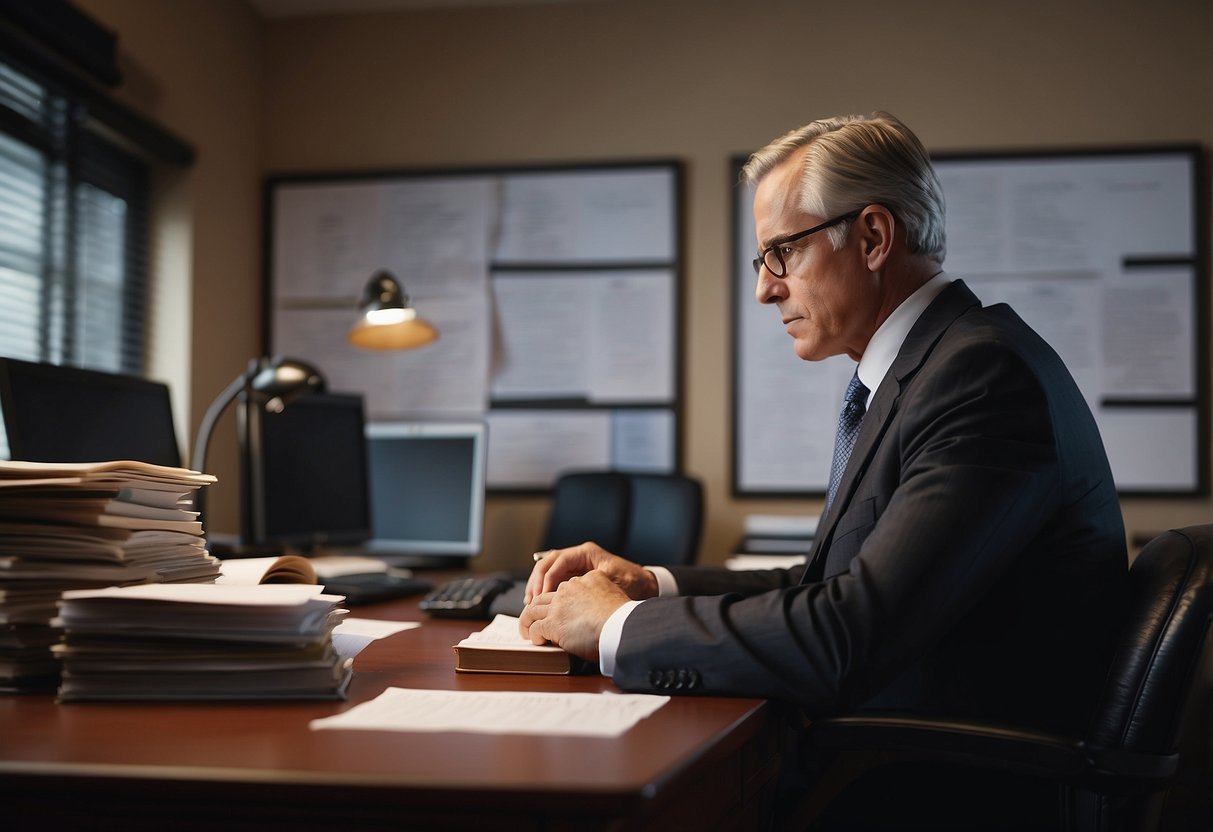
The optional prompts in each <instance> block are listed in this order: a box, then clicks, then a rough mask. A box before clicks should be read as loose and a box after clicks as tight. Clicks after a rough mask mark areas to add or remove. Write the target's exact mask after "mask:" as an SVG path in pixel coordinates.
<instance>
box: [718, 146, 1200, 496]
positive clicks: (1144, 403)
mask: <svg viewBox="0 0 1213 832" xmlns="http://www.w3.org/2000/svg"><path fill="white" fill-rule="evenodd" d="M743 163H744V159H735V160H734V174H735V175H734V181H737V180H736V173H737V172H738V171H740V167H741V165H742V164H743ZM934 163H935V168H936V172H937V173H938V175H939V179H940V182H941V184H942V185H943V189H944V197H945V200H946V204H947V245H948V248H947V257H946V260H945V262H944V267H945V269H946V270H947V272H948V273H949V274H950V275H952V276H953V277H958V278H962V279H963V280H964V281H965V282H966V283H968V285H969V286H970V288H972V289H973V291H974V292H976V293H977V296H978V297H980V298H981V300H982V302H983V303H985V304H987V305H989V304H994V303H1000V302H1006V303H1009V304H1010V305H1011V306H1012V307H1013V308H1014V309H1015V310H1016V311H1017V312H1018V313H1019V314H1020V316H1021V317H1023V318H1024V320H1026V321H1027V322H1028V323H1029V324H1030V325H1031V326H1032V327H1033V328H1034V329H1035V330H1036V331H1037V332H1038V333H1040V335H1041V336H1042V337H1044V338H1045V340H1046V341H1048V342H1049V343H1050V344H1051V345H1052V346H1053V348H1054V349H1055V350H1057V352H1058V353H1059V354H1060V355H1061V357H1062V359H1063V360H1064V361H1065V363H1066V366H1067V367H1068V368H1069V370H1070V372H1071V373H1072V374H1073V375H1074V378H1075V380H1076V381H1077V382H1078V385H1079V387H1080V388H1081V389H1082V391H1083V393H1084V395H1085V396H1086V399H1087V401H1088V403H1089V404H1090V406H1091V410H1092V412H1093V413H1094V415H1095V419H1096V421H1097V423H1098V424H1099V429H1100V432H1101V433H1102V435H1103V439H1104V443H1105V445H1106V447H1107V450H1108V457H1109V460H1110V461H1111V465H1112V472H1113V475H1114V477H1115V479H1116V484H1117V488H1118V490H1119V491H1120V492H1121V493H1122V494H1125V495H1162V496H1173V495H1197V494H1206V493H1208V487H1209V471H1208V457H1209V440H1210V404H1209V390H1208V378H1209V363H1208V362H1209V321H1208V308H1209V272H1208V237H1207V233H1208V231H1207V229H1208V218H1207V216H1206V215H1205V204H1204V202H1203V200H1202V197H1201V195H1202V194H1203V191H1202V190H1201V189H1202V187H1203V185H1202V183H1203V182H1204V169H1203V157H1202V155H1201V150H1200V148H1199V147H1195V146H1182V147H1157V148H1135V149H1131V150H1123V149H1107V150H1103V149H1099V150H1091V151H1082V152H1078V151H1070V152H1061V153H1046V152H1039V153H1035V152H1034V153H1014V154H948V155H938V156H936V157H935V158H934ZM735 200H736V201H735V204H734V251H735V255H734V273H735V276H736V278H735V281H734V291H735V298H734V315H733V333H734V339H733V343H734V363H733V384H734V413H733V416H734V418H733V431H734V435H733V492H734V494H736V495H738V496H768V497H769V496H819V495H823V494H824V493H825V488H826V480H827V477H828V474H829V467H830V459H831V456H832V454H833V439H834V425H835V422H836V420H837V416H838V411H839V409H840V407H841V404H842V402H841V399H842V392H843V390H844V389H845V387H846V384H847V381H848V379H849V378H850V376H851V373H852V372H853V371H854V366H855V365H854V362H853V361H851V360H850V359H848V358H846V357H845V356H838V357H834V358H830V359H828V360H826V361H823V362H818V363H809V362H804V361H801V360H799V359H797V358H796V357H795V355H794V354H793V353H792V349H791V345H790V344H789V343H788V337H787V334H786V333H785V332H784V331H783V329H782V327H780V326H779V319H778V314H777V313H776V312H775V310H774V308H773V307H767V306H762V305H760V304H758V303H756V302H755V300H754V294H753V290H754V272H753V268H752V266H751V265H750V261H751V260H752V259H753V257H754V253H753V252H754V248H755V242H754V220H753V216H752V213H751V203H752V201H753V192H752V189H749V188H746V187H745V186H738V187H737V188H736V192H735Z"/></svg>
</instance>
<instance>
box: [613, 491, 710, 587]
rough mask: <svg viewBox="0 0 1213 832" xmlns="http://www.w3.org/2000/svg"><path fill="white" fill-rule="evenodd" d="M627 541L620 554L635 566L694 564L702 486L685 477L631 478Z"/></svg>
mask: <svg viewBox="0 0 1213 832" xmlns="http://www.w3.org/2000/svg"><path fill="white" fill-rule="evenodd" d="M631 485H632V495H631V507H630V510H629V511H628V533H627V540H626V542H625V543H624V544H623V550H622V551H621V552H619V554H621V555H623V556H624V557H626V558H627V559H628V560H631V561H633V562H635V563H643V564H652V565H655V566H680V565H683V564H691V563H694V562H695V560H696V557H697V556H698V554H699V537H700V534H701V532H702V530H703V486H702V484H701V483H700V482H699V480H697V479H694V478H693V477H689V476H686V475H685V474H632V475H631Z"/></svg>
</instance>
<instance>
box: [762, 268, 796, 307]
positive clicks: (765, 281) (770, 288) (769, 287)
mask: <svg viewBox="0 0 1213 832" xmlns="http://www.w3.org/2000/svg"><path fill="white" fill-rule="evenodd" d="M787 291H788V289H787V283H785V282H784V281H783V280H780V279H779V278H778V277H774V276H773V275H772V274H771V270H770V269H768V268H767V267H766V266H763V267H762V268H760V269H759V270H758V281H757V282H756V283H755V284H754V297H755V298H756V299H757V300H758V302H759V303H775V302H776V301H779V300H781V299H782V298H785V297H787Z"/></svg>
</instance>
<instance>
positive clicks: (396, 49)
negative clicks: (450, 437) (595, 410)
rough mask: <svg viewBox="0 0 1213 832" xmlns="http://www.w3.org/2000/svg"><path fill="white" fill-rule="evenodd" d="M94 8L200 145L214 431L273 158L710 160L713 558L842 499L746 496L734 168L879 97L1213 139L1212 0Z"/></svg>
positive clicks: (976, 122) (206, 378)
mask: <svg viewBox="0 0 1213 832" xmlns="http://www.w3.org/2000/svg"><path fill="white" fill-rule="evenodd" d="M80 5H81V6H82V7H84V8H85V9H86V10H89V11H92V12H93V13H94V14H96V15H97V16H98V17H99V18H100V19H101V20H102V21H103V22H105V23H107V24H109V25H111V26H113V27H115V28H117V29H118V30H119V33H120V35H121V38H122V41H121V42H122V51H123V53H124V55H125V56H127V58H128V59H129V60H131V61H132V62H134V63H135V64H137V65H138V66H139V68H140V70H141V73H142V75H143V76H145V77H144V80H145V81H146V82H147V84H146V85H147V86H148V87H149V88H150V89H149V90H148V91H146V93H145V94H143V95H136V94H135V93H136V90H124V91H123V94H124V95H126V96H128V97H129V98H130V99H131V100H132V101H133V103H135V104H136V105H137V106H140V107H141V109H144V111H145V112H148V113H149V114H150V115H152V116H153V117H155V118H157V119H159V120H161V121H162V122H163V123H164V124H165V125H166V126H168V127H170V128H171V129H174V130H176V131H178V132H179V133H181V134H182V135H183V136H184V137H185V138H187V139H188V140H190V141H192V142H194V143H195V144H196V145H197V146H198V147H199V150H200V157H199V163H198V165H196V166H195V168H194V169H193V171H191V172H190V174H189V175H188V180H189V181H188V190H189V195H190V198H189V200H188V203H189V217H188V221H189V223H190V224H191V225H190V227H191V231H192V234H191V239H192V246H193V255H192V257H191V258H190V260H189V262H190V265H191V267H192V271H193V279H194V281H195V283H194V289H193V298H194V314H193V329H194V334H193V337H192V349H193V351H194V359H193V368H194V378H193V381H192V385H191V390H192V392H193V395H194V396H195V399H198V398H199V397H201V399H202V400H201V401H198V400H196V401H195V402H194V404H193V408H192V414H191V415H192V417H193V418H192V420H191V424H197V421H198V417H199V416H200V414H201V408H203V407H205V404H206V400H209V397H210V396H211V395H213V393H214V391H217V390H218V389H219V388H220V387H221V386H222V385H223V384H225V383H226V382H227V381H228V380H229V378H230V377H231V376H233V375H234V374H235V373H236V372H237V371H238V370H239V369H240V366H241V362H242V361H243V360H244V358H245V357H247V356H248V355H253V354H255V352H256V349H257V344H258V332H257V331H256V327H257V325H258V321H259V318H258V316H257V314H255V312H254V311H253V310H259V306H258V303H257V302H258V300H259V298H258V295H257V281H258V279H259V274H260V272H259V269H260V261H259V259H258V258H259V257H260V248H259V237H258V235H259V234H260V228H259V221H260V205H259V202H258V188H259V182H258V177H259V175H260V174H261V173H262V172H263V171H267V172H285V171H291V172H296V171H304V170H350V169H358V168H391V167H417V166H451V165H464V164H471V165H475V164H489V165H493V164H507V163H525V162H554V161H593V160H602V159H627V158H653V157H663V158H664V157H675V158H680V159H683V160H685V162H686V166H687V167H686V173H687V181H686V194H685V198H686V204H685V209H686V210H685V216H686V238H685V243H686V264H685V269H686V278H687V287H686V294H685V298H684V303H685V306H684V314H685V316H686V323H687V326H686V331H685V337H686V343H685V344H684V353H685V360H686V364H685V367H684V373H685V375H686V382H687V384H686V392H687V401H686V405H687V407H686V420H685V437H684V443H685V444H684V456H685V459H686V461H687V465H688V467H689V469H690V470H691V472H692V473H694V474H696V475H698V476H699V477H701V478H702V479H703V480H704V482H705V483H706V485H707V488H708V505H709V509H710V513H709V521H708V528H707V538H706V549H705V555H704V559H705V560H707V561H709V562H718V561H720V560H722V559H723V557H724V556H725V555H726V554H727V551H728V549H729V547H730V546H731V544H732V543H733V541H734V540H735V538H736V537H737V535H738V533H739V530H740V528H741V522H742V519H743V517H744V516H745V514H747V513H751V512H775V513H811V512H816V511H818V510H819V508H820V505H819V503H818V502H816V501H803V500H778V501H749V500H735V499H733V498H732V497H731V496H730V494H729V478H730V474H729V467H728V465H729V445H730V433H729V430H730V426H729V413H730V408H729V396H730V390H729V383H728V366H729V364H728V362H729V350H730V343H729V310H728V306H727V300H728V297H729V292H728V287H729V278H730V275H729V248H728V246H729V241H728V234H729V215H728V206H729V200H730V183H729V181H728V168H727V162H728V159H729V157H730V156H732V155H734V154H737V153H740V152H744V151H746V150H749V149H752V148H754V147H756V146H758V145H760V144H762V143H764V142H765V141H767V140H768V139H770V138H771V137H773V136H774V135H776V134H777V133H780V132H782V131H784V130H786V129H788V128H791V127H794V126H796V125H798V124H800V123H803V122H804V121H807V120H809V119H812V118H816V117H819V116H823V115H832V114H835V113H839V112H867V111H871V110H873V109H877V108H879V109H886V110H890V111H892V112H894V113H896V114H897V115H899V116H900V117H902V118H903V119H905V120H906V121H907V122H908V123H909V124H910V125H911V126H912V127H913V128H915V130H916V131H917V132H918V133H919V134H920V135H921V136H922V138H923V140H924V141H925V142H926V143H927V145H928V146H929V147H930V148H931V149H932V150H939V151H942V150H954V149H978V148H987V149H995V148H997V149H1007V148H1040V147H1044V148H1056V147H1067V146H1083V145H1093V144H1098V145H1108V144H1111V145H1124V144H1135V143H1143V142H1176V141H1184V142H1190V141H1200V142H1202V143H1204V144H1205V145H1210V144H1213V85H1210V84H1209V83H1208V81H1209V79H1210V78H1213V50H1210V49H1209V48H1208V44H1209V42H1210V36H1211V35H1213V3H1210V2H1209V0H1167V1H1166V2H1163V3H1157V4H1149V6H1150V7H1149V8H1146V4H1142V3H1140V2H1136V0H1134V1H1133V2H1128V1H1127V0H1111V2H1102V3H1096V2H1093V0H1065V2H1058V0H1024V1H1023V2H1017V3H998V4H994V3H973V2H969V0H923V2H917V3H906V2H904V0H899V1H898V2H891V0H872V2H867V3H864V4H862V5H859V4H844V3H832V4H831V3H809V2H793V1H792V0H715V1H714V0H613V1H611V2H606V1H604V2H583V3H576V4H571V5H568V6H560V5H557V6H545V5H538V6H535V5H525V6H522V7H518V8H494V7H490V8H474V9H465V10H452V11H417V12H400V13H381V14H370V15H343V16H335V17H325V18H303V19H280V20H273V21H269V22H267V23H266V24H265V25H264V26H261V25H259V24H258V23H257V21H256V20H255V19H254V17H253V16H252V13H251V12H249V11H248V10H247V8H245V7H242V5H241V2H240V0H216V1H215V2H204V0H174V2H171V3H169V2H164V0H87V2H84V1H83V0H82V2H81V3H80ZM219 441H220V442H221V443H222V442H224V441H225V440H223V438H222V437H221V438H220V439H219ZM227 442H228V445H229V446H230V443H231V440H230V439H229V440H227ZM231 465H233V466H234V462H232V463H231ZM211 467H212V468H213V469H214V470H215V471H216V473H219V474H220V476H221V477H223V478H224V479H225V481H227V480H228V478H229V471H231V470H234V469H226V468H224V469H221V468H220V467H219V465H218V464H216V465H214V466H211ZM231 476H234V474H231ZM218 493H219V492H217V494H218ZM231 500H234V497H232V498H231ZM220 505H221V511H226V512H229V513H228V514H227V515H223V514H221V515H220V517H221V521H222V519H223V518H224V517H225V516H226V517H227V518H228V521H229V524H230V522H232V521H231V518H232V517H234V508H232V506H233V505H234V503H233V502H231V501H229V500H223V501H221V502H220ZM1124 507H1125V515H1126V521H1127V524H1128V526H1129V529H1130V531H1149V530H1153V529H1158V528H1162V527H1166V526H1172V525H1182V524H1187V523H1194V522H1205V521H1208V520H1209V519H1210V518H1213V500H1211V499H1209V498H1206V499H1199V500H1196V499H1192V500H1126V501H1125V506H1124ZM545 511H546V504H545V502H544V501H543V500H539V499H522V498H509V499H505V498H496V499H493V500H491V501H490V506H489V512H488V518H487V523H486V530H487V546H486V549H487V553H486V558H485V561H484V565H485V566H486V567H493V566H499V565H508V564H510V563H511V562H518V559H519V558H520V557H525V553H526V552H527V551H529V548H530V547H531V546H532V545H533V544H534V542H536V541H537V539H538V537H539V533H540V528H541V525H542V522H543V518H544V513H545ZM228 527H229V528H230V527H231V525H229V526H228Z"/></svg>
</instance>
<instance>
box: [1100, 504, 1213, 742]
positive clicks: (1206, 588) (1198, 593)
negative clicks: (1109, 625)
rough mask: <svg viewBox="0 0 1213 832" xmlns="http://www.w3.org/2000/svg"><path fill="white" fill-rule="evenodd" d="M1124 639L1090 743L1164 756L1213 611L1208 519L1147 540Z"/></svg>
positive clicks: (1132, 579) (1132, 580)
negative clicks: (1201, 523)
mask: <svg viewBox="0 0 1213 832" xmlns="http://www.w3.org/2000/svg"><path fill="white" fill-rule="evenodd" d="M1129 591H1130V593H1131V596H1130V606H1129V618H1128V621H1127V626H1126V629H1125V636H1124V638H1123V639H1122V640H1121V644H1120V646H1119V647H1118V649H1117V652H1116V655H1115V657H1114V658H1113V660H1112V666H1111V670H1110V672H1109V676H1108V680H1107V684H1106V685H1105V688H1104V694H1103V698H1102V700H1101V702H1100V704H1099V707H1098V708H1097V710H1096V717H1095V721H1094V724H1093V727H1092V731H1091V733H1090V736H1089V738H1088V742H1089V744H1090V745H1091V746H1092V747H1094V748H1105V749H1109V748H1110V749H1123V750H1124V751H1129V752H1135V753H1140V754H1157V755H1169V754H1174V753H1176V752H1177V750H1178V747H1179V741H1180V736H1179V729H1180V722H1181V718H1182V716H1183V714H1184V711H1185V709H1186V708H1185V705H1186V703H1187V701H1188V697H1189V695H1190V693H1191V691H1192V690H1193V688H1194V687H1195V684H1196V681H1197V679H1196V668H1197V666H1198V665H1199V662H1200V658H1201V651H1202V649H1203V647H1204V644H1205V639H1206V634H1207V633H1208V630H1209V624H1210V617H1211V616H1213V524H1205V525H1199V526H1189V527H1187V528H1183V529H1173V530H1171V531H1168V532H1165V533H1163V534H1161V535H1159V536H1158V537H1156V538H1154V539H1153V540H1151V541H1150V542H1149V543H1148V544H1146V546H1145V548H1143V549H1142V551H1141V553H1140V554H1139V555H1138V556H1137V559H1136V560H1135V561H1134V562H1133V566H1132V568H1131V569H1130V570H1129Z"/></svg>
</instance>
